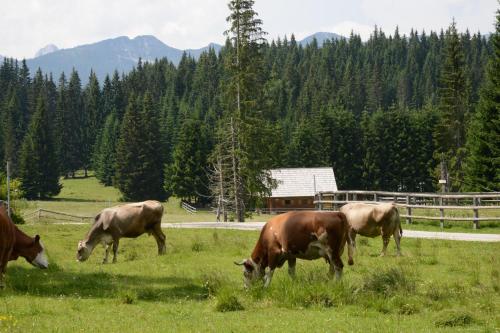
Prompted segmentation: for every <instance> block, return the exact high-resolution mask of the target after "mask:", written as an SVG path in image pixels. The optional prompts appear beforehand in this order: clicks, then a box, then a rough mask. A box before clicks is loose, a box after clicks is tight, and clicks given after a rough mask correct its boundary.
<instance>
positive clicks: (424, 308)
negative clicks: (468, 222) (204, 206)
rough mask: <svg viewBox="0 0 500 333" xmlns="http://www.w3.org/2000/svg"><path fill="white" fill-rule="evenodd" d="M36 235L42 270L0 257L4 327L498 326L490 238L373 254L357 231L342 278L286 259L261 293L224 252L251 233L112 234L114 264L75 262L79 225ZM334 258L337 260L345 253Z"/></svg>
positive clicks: (236, 253)
mask: <svg viewBox="0 0 500 333" xmlns="http://www.w3.org/2000/svg"><path fill="white" fill-rule="evenodd" d="M22 229H23V230H25V231H26V232H27V233H29V234H31V235H33V234H35V233H39V234H40V235H41V237H42V240H43V241H44V243H45V245H46V247H47V249H48V253H49V259H50V267H49V269H48V270H39V269H36V268H32V267H31V266H30V265H29V264H27V263H26V262H24V260H22V259H20V260H18V261H16V262H11V263H10V264H9V267H8V272H7V288H6V289H5V290H3V291H0V330H1V331H6V332H7V331H8V332H104V331H105V332H167V331H168V332H254V331H270V332H284V331H286V332H305V331H307V332H395V331H401V332H430V331H439V332H441V331H442V332H452V331H453V332H455V331H460V330H462V331H474V332H475V331H477V332H498V331H499V330H500V315H499V314H500V272H499V271H500V258H499V257H498V253H499V252H500V244H498V243H474V242H451V241H440V240H436V241H428V240H414V239H403V243H402V247H403V248H402V249H403V253H404V256H403V257H395V256H394V255H393V254H394V252H395V251H394V243H393V242H391V245H390V252H389V254H390V255H389V256H387V257H385V258H380V257H378V253H379V251H380V247H381V240H380V239H360V240H359V241H358V243H359V245H358V246H359V250H358V253H357V255H356V257H355V265H354V266H352V267H349V266H346V268H345V270H344V273H345V274H344V278H343V280H342V282H341V283H339V282H335V281H330V280H328V278H327V271H328V267H327V265H326V264H325V263H324V262H323V261H320V260H317V261H313V262H307V261H298V263H297V279H296V280H291V279H290V278H289V277H288V275H287V272H286V267H284V268H283V269H281V270H278V271H277V272H276V274H275V276H274V279H273V282H272V284H271V286H270V288H269V289H267V290H262V289H261V288H260V287H257V288H253V289H251V290H249V291H245V290H244V289H243V286H242V274H241V270H240V268H239V267H236V266H235V265H234V264H233V261H234V260H239V259H242V258H245V257H247V256H248V255H249V254H250V252H251V250H252V248H253V245H254V243H255V241H256V239H257V237H258V233H257V232H249V231H232V230H218V231H213V230H180V229H173V230H170V229H166V230H165V233H166V234H167V246H168V249H167V254H166V255H165V256H161V257H158V256H157V255H156V244H155V241H154V239H153V238H152V237H147V236H142V237H140V238H137V239H123V240H122V241H121V243H120V251H119V256H118V263H116V264H108V265H102V264H101V263H100V261H101V259H102V255H103V250H102V248H100V247H98V248H96V250H95V252H94V253H93V255H92V256H91V257H90V259H89V261H87V262H85V263H79V262H76V260H75V254H76V245H77V241H78V240H79V239H81V238H82V237H83V235H84V234H85V233H86V231H87V229H88V228H87V227H86V226H69V225H51V224H38V225H25V226H22ZM344 261H345V260H344Z"/></svg>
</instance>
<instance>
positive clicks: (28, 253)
mask: <svg viewBox="0 0 500 333" xmlns="http://www.w3.org/2000/svg"><path fill="white" fill-rule="evenodd" d="M19 257H23V258H25V259H26V261H27V262H29V263H30V264H32V265H33V266H35V267H39V268H47V267H48V266H49V262H48V260H47V256H46V255H45V249H44V247H43V244H42V242H41V241H40V236H38V235H36V236H35V238H31V237H29V236H28V235H26V234H25V233H24V232H22V231H21V230H19V229H18V228H17V227H16V225H15V224H14V223H12V221H11V219H10V217H9V215H8V214H7V208H6V207H5V204H4V203H3V202H0V288H4V287H5V284H4V275H5V270H6V268H7V263H8V262H9V261H10V260H16V259H17V258H19Z"/></svg>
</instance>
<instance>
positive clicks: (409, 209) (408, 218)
mask: <svg viewBox="0 0 500 333" xmlns="http://www.w3.org/2000/svg"><path fill="white" fill-rule="evenodd" d="M410 202H411V200H410V196H409V195H407V196H406V205H407V206H406V215H408V217H407V218H406V224H411V207H409V205H410Z"/></svg>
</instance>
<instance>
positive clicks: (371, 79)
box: [0, 23, 499, 204]
mask: <svg viewBox="0 0 500 333" xmlns="http://www.w3.org/2000/svg"><path fill="white" fill-rule="evenodd" d="M498 43H499V40H498V23H497V32H496V33H495V34H493V35H492V37H490V38H486V37H484V36H482V35H480V34H479V33H477V34H473V35H471V34H470V33H469V32H465V33H457V31H456V28H455V23H452V24H451V25H450V26H449V27H448V29H446V31H441V32H430V33H426V32H417V31H412V32H411V33H410V35H409V36H405V35H400V33H399V32H398V30H396V31H395V32H394V33H392V34H391V35H386V34H385V33H384V32H383V31H382V30H380V29H379V28H375V30H374V31H373V33H372V35H371V37H370V39H369V40H368V41H366V42H363V41H362V40H361V38H360V36H358V35H355V34H351V36H349V38H345V39H338V40H328V41H326V42H325V43H324V44H323V45H321V46H319V45H318V43H317V42H316V41H315V40H314V41H313V42H311V43H310V44H308V45H307V46H305V47H302V46H301V45H298V44H297V42H296V41H295V38H294V36H293V35H292V36H291V37H290V38H283V39H278V40H273V41H271V42H264V43H262V44H261V46H260V47H259V48H258V50H257V51H258V52H259V54H260V58H259V59H260V60H259V63H258V65H259V68H260V70H258V71H254V72H251V73H250V74H249V75H253V76H252V77H251V78H248V77H247V78H245V80H249V81H248V82H253V83H252V84H254V85H255V87H258V89H259V91H260V92H261V93H259V94H257V95H255V96H253V97H252V98H251V99H249V100H248V101H249V102H248V103H247V105H246V108H248V109H249V110H250V109H251V110H253V111H252V117H251V118H250V117H249V118H248V119H247V120H246V122H247V123H252V121H253V120H254V119H258V120H259V122H257V123H255V126H253V127H252V128H251V130H246V132H245V133H246V134H245V135H247V138H246V139H245V140H246V141H245V145H246V146H245V149H246V150H245V151H246V152H248V151H250V152H252V154H254V155H251V156H260V157H264V158H260V159H259V164H252V163H251V162H252V161H248V163H246V164H245V165H246V167H247V168H249V170H248V172H249V173H251V172H252V171H253V170H251V168H252V165H253V167H255V168H257V167H258V168H264V169H271V168H285V167H320V166H331V167H333V169H334V171H335V175H336V178H337V183H338V187H339V189H367V190H390V191H434V190H435V189H436V188H437V180H438V179H439V177H440V176H441V175H440V170H441V167H442V165H440V164H441V162H443V165H444V166H445V168H446V169H447V170H448V173H449V177H450V181H449V183H450V188H449V189H450V190H452V191H463V190H472V191H486V190H499V187H498V184H499V176H498V169H495V168H496V167H497V166H498V155H496V156H497V162H495V163H497V164H491V163H493V162H488V163H490V165H492V166H491V167H490V169H491V168H493V170H483V171H481V170H479V171H478V170H477V169H478V168H483V169H484V167H476V169H474V167H473V164H474V163H473V162H471V163H468V162H467V161H469V155H470V152H471V151H474V149H476V148H474V147H469V146H468V144H473V143H474V140H476V141H477V140H479V139H474V138H472V139H470V138H471V136H470V134H468V132H470V129H471V128H475V127H474V126H476V128H477V126H479V125H477V121H476V122H475V121H474V119H476V118H479V116H475V114H476V113H477V112H476V110H477V109H478V106H479V105H480V104H481V103H480V102H479V101H480V92H481V91H482V90H484V89H485V88H482V86H484V85H485V84H483V83H484V82H489V81H488V79H487V78H486V76H487V74H486V73H487V71H485V69H486V65H487V63H488V61H489V62H490V63H494V62H495V61H496V62H497V63H498V57H499V45H498ZM233 52H234V43H232V42H231V40H230V39H229V38H228V41H227V42H226V44H225V46H224V47H223V48H222V50H221V51H220V53H219V54H217V53H216V52H215V51H214V50H212V49H210V50H209V51H207V52H205V53H203V54H202V55H201V56H200V57H199V59H197V60H195V59H194V58H192V57H190V56H189V55H187V54H184V56H183V57H182V60H181V61H180V63H179V65H178V66H174V65H173V64H172V63H171V62H170V61H169V60H168V59H158V60H156V61H154V62H149V63H148V62H142V61H141V60H139V62H138V64H137V66H136V67H135V68H134V69H133V70H132V71H131V72H130V73H127V74H120V73H116V72H115V73H114V74H113V75H111V76H108V77H106V79H105V80H104V82H98V80H97V77H96V76H95V74H93V73H91V74H90V78H89V80H88V84H87V85H85V86H82V84H81V81H80V77H79V73H77V72H76V71H73V72H71V73H66V74H62V75H61V76H60V77H58V78H54V77H52V75H51V74H50V73H42V72H41V71H40V70H38V71H36V72H35V73H34V75H32V73H30V71H29V69H28V68H27V66H26V63H25V61H20V62H18V61H16V60H14V59H5V60H4V61H3V64H2V65H1V67H0V114H1V120H2V122H1V126H0V128H1V131H0V147H1V149H0V161H2V165H3V166H5V161H6V160H7V159H8V160H9V161H10V167H11V173H12V176H13V177H15V178H19V179H20V181H21V190H22V193H23V195H24V196H25V197H26V198H28V199H35V198H44V197H50V196H52V195H55V194H57V193H58V192H59V190H60V185H59V177H61V176H64V177H72V176H74V173H75V171H76V170H81V169H83V170H94V171H95V175H96V177H97V178H98V179H99V181H100V182H102V183H103V184H105V185H109V186H116V187H117V188H119V189H120V190H121V191H122V193H123V195H124V199H125V200H136V199H137V200H138V199H143V198H157V199H162V200H163V199H166V198H168V196H170V195H176V196H178V197H181V198H185V199H188V200H190V201H192V202H207V201H210V200H212V193H213V190H212V189H211V182H212V180H211V178H212V177H211V175H212V173H213V170H212V169H213V168H212V166H214V165H216V162H217V161H216V159H217V158H216V154H215V153H214V152H215V151H216V150H217V142H220V141H221V137H223V136H224V133H223V132H224V131H223V130H221V128H222V127H221V126H220V122H221V121H228V119H229V118H227V117H225V116H224V115H225V114H227V113H228V112H230V110H228V109H229V108H231V103H228V102H227V100H228V99H227V94H228V89H226V87H227V85H228V84H229V83H228V82H230V80H231V78H230V75H231V72H230V70H228V63H230V62H231V59H230V55H231V54H232V53H233ZM495 52H496V53H495ZM491 66H493V65H491ZM496 66H497V67H496V68H498V64H497V65H496ZM491 72H492V73H493V74H491V76H493V75H495V74H494V72H495V70H494V69H492V70H491ZM497 74H498V71H497ZM497 74H496V75H497ZM490 81H491V80H490ZM496 84H498V82H496ZM495 89H497V90H498V85H497V86H496V88H495ZM250 95H251V94H250ZM245 96H249V95H248V94H247V95H245V94H244V95H243V97H245ZM242 103H245V100H243V101H242ZM483 104H484V103H483ZM228 105H229V106H228ZM496 107H497V108H498V105H497V106H496ZM497 111H498V109H497ZM496 119H497V124H498V114H497V115H496ZM225 128H226V129H227V128H230V127H225ZM482 131H485V130H484V129H483V130H482ZM496 131H497V132H496V133H497V134H498V128H497V129H496ZM242 140H243V139H242ZM481 140H483V141H484V139H481ZM481 140H479V141H481ZM486 140H488V139H486ZM496 140H498V137H497V139H496ZM481 142H482V141H481ZM478 144H480V143H478ZM478 144H476V146H477V145H478ZM236 149H238V147H236ZM477 149H479V150H481V148H477ZM477 149H476V150H477ZM497 153H498V152H496V154H497ZM484 154H486V155H487V154H488V153H484V151H483V150H481V152H480V153H479V155H480V156H482V155H484ZM490 155H491V153H490ZM251 156H250V157H248V159H249V160H251V159H253V157H251ZM493 157H494V156H493ZM242 158H243V159H244V156H243V157H242ZM485 158H488V157H487V156H485ZM488 172H489V174H488ZM491 173H493V174H491ZM254 204H255V203H254Z"/></svg>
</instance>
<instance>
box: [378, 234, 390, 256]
mask: <svg viewBox="0 0 500 333" xmlns="http://www.w3.org/2000/svg"><path fill="white" fill-rule="evenodd" d="M390 239H391V235H390V234H385V233H382V242H383V246H382V253H380V256H381V257H383V256H385V254H386V252H387V245H389V240H390Z"/></svg>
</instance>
